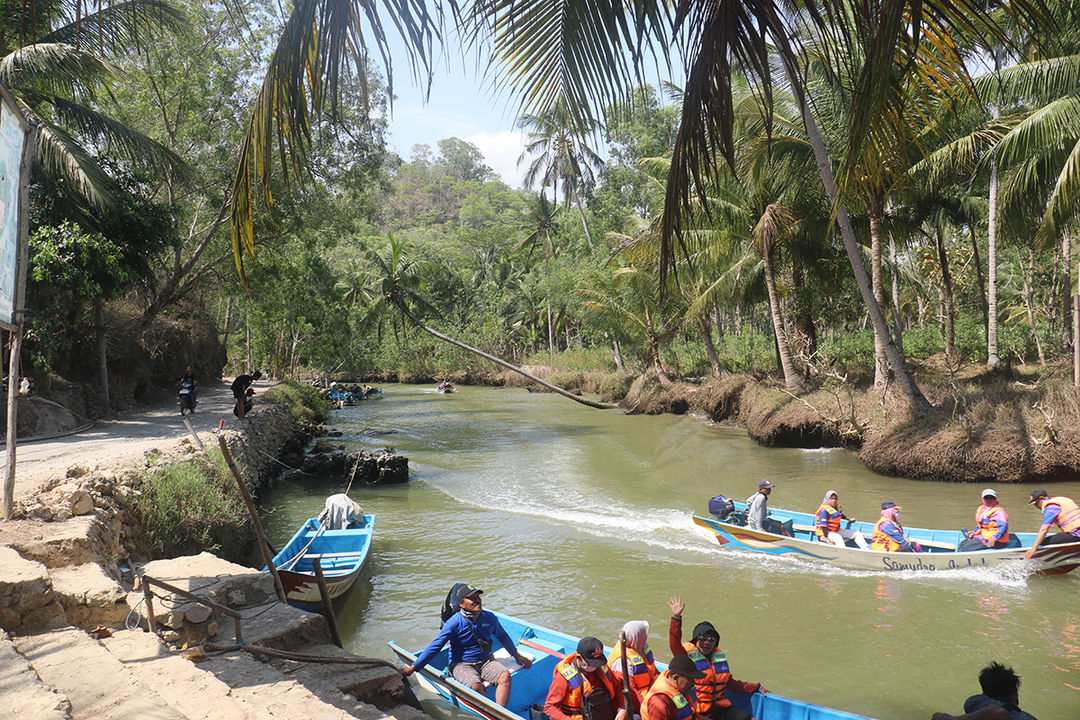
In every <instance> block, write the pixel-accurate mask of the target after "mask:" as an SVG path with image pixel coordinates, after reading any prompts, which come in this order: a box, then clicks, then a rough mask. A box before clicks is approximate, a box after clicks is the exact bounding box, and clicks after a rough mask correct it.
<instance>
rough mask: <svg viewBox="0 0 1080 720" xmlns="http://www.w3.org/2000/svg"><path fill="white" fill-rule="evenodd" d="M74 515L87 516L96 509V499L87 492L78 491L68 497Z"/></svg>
mask: <svg viewBox="0 0 1080 720" xmlns="http://www.w3.org/2000/svg"><path fill="white" fill-rule="evenodd" d="M68 507H69V508H70V510H71V514H72V515H86V514H88V513H90V512H92V511H93V509H94V498H93V497H92V496H91V495H90V493H88V492H86V491H85V490H76V491H74V492H72V493H71V495H69V496H68Z"/></svg>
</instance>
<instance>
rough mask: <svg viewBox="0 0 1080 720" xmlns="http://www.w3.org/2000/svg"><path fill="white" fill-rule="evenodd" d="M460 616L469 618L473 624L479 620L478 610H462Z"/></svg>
mask: <svg viewBox="0 0 1080 720" xmlns="http://www.w3.org/2000/svg"><path fill="white" fill-rule="evenodd" d="M461 614H462V615H464V616H465V617H467V618H469V619H470V620H472V621H473V622H476V621H477V620H479V619H480V611H479V610H464V609H463V610H462V611H461Z"/></svg>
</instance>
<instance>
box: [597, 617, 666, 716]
mask: <svg viewBox="0 0 1080 720" xmlns="http://www.w3.org/2000/svg"><path fill="white" fill-rule="evenodd" d="M619 634H620V636H621V637H625V638H626V668H627V671H628V673H627V674H628V677H629V678H630V690H631V694H632V695H633V697H632V700H633V701H634V707H633V711H634V713H640V712H641V698H643V697H644V696H645V693H646V692H648V690H649V688H650V687H652V684H653V681H655V680H656V677H657V675H659V674H660V673H659V672H658V671H657V669H656V662H655V661H654V660H653V654H652V650H650V649H649V643H648V639H649V623H647V622H645V621H644V620H631V621H630V622H628V623H626V624H625V625H623V627H622V631H621V632H620V633H619ZM622 657H623V653H622V643H621V642H620V641H619V640H616V641H615V648H614V649H613V650H612V651H611V655H609V656H608V669H609V670H611V672H612V674H613V675H614V676H615V682H616V685H618V687H617V688H616V689H615V691H616V692H618V693H621V692H622V691H623V663H622Z"/></svg>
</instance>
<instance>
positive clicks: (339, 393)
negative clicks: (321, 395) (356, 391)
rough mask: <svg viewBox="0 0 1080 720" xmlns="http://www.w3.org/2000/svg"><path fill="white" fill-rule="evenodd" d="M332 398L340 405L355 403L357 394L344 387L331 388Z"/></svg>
mask: <svg viewBox="0 0 1080 720" xmlns="http://www.w3.org/2000/svg"><path fill="white" fill-rule="evenodd" d="M329 397H330V399H331V400H333V401H334V402H336V403H337V404H338V405H355V404H356V396H355V395H353V394H352V393H351V392H349V391H348V390H347V389H345V388H342V387H333V388H330V396H329Z"/></svg>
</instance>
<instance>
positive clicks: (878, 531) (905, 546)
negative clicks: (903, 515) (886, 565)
mask: <svg viewBox="0 0 1080 720" xmlns="http://www.w3.org/2000/svg"><path fill="white" fill-rule="evenodd" d="M900 507H901V506H900V505H897V504H896V503H894V502H893V501H891V500H886V501H885V502H883V503H881V517H880V518H878V521H877V525H874V535H873V537H871V538H870V549H871V550H884V551H885V552H922V547H920V546H919V544H918V543H912V542H911V541H910V540H908V539H907V538H906V537H904V526H903V525H901V524H900Z"/></svg>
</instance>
